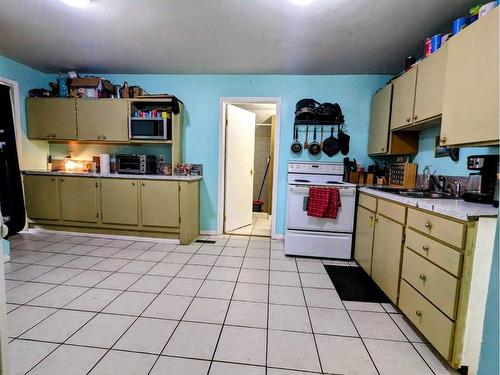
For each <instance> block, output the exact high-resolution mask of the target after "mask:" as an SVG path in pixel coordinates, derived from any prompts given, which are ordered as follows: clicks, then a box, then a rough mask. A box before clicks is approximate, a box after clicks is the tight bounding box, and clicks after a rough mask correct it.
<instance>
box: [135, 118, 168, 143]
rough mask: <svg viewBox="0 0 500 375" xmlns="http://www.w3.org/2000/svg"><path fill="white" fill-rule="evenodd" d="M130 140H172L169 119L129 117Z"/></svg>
mask: <svg viewBox="0 0 500 375" xmlns="http://www.w3.org/2000/svg"><path fill="white" fill-rule="evenodd" d="M129 137H130V139H146V140H147V139H149V140H172V124H171V120H170V118H162V117H131V118H130V121H129Z"/></svg>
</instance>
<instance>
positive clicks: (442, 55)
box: [413, 45, 448, 122]
mask: <svg viewBox="0 0 500 375" xmlns="http://www.w3.org/2000/svg"><path fill="white" fill-rule="evenodd" d="M447 52H448V48H447V46H446V45H445V46H444V47H442V48H441V49H439V50H438V51H437V52H435V53H433V54H432V55H430V56H429V57H427V58H425V60H423V61H422V62H421V63H420V64H418V66H417V87H416V89H415V108H414V111H413V121H414V122H421V121H426V120H429V119H432V118H436V117H439V116H441V114H442V113H443V91H444V75H445V70H446V55H447Z"/></svg>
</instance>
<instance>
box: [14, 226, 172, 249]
mask: <svg viewBox="0 0 500 375" xmlns="http://www.w3.org/2000/svg"><path fill="white" fill-rule="evenodd" d="M23 232H28V233H33V232H37V233H53V234H65V235H68V236H78V237H96V236H99V237H100V238H109V239H113V240H116V239H118V240H129V241H145V242H148V241H152V242H160V243H170V244H174V245H179V243H180V240H178V239H175V238H157V237H138V236H124V235H119V234H104V233H86V232H71V231H65V230H51V229H42V228H30V229H29V230H23V231H22V232H20V233H21V234H22V233H23Z"/></svg>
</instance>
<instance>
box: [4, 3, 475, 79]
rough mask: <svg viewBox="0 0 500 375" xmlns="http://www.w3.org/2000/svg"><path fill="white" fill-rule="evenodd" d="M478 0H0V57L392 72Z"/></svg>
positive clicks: (175, 69)
mask: <svg viewBox="0 0 500 375" xmlns="http://www.w3.org/2000/svg"><path fill="white" fill-rule="evenodd" d="M476 2H477V0H474V1H471V0H313V1H312V3H311V4H310V5H307V6H303V5H296V4H293V3H292V2H291V1H290V0H92V1H91V3H90V5H89V6H88V7H87V8H85V9H78V8H74V7H70V6H68V5H67V4H64V3H63V2H62V1H61V0H0V9H1V11H0V35H1V37H0V54H1V55H4V56H7V57H10V58H12V59H14V60H16V61H19V62H22V63H25V64H27V65H30V66H32V67H35V68H36V69H39V70H41V71H44V72H59V71H67V70H73V69H75V70H77V71H79V72H99V73H222V74H224V73H226V74H227V73H234V74H241V73H258V74H348V73H352V74H363V73H396V72H399V71H400V70H401V69H402V66H403V65H404V59H405V56H407V55H408V54H412V53H418V54H419V55H420V54H421V51H422V49H423V47H422V46H423V39H424V38H425V37H426V36H429V35H433V34H434V33H436V32H438V31H442V32H448V30H449V29H450V28H451V21H452V20H453V19H455V18H458V17H460V16H463V15H466V14H467V9H468V8H469V7H470V6H471V5H473V4H474V3H476Z"/></svg>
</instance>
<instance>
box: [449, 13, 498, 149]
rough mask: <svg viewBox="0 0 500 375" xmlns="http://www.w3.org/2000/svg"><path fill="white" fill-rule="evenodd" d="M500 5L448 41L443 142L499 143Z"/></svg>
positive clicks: (452, 143) (453, 144) (450, 143)
mask: <svg viewBox="0 0 500 375" xmlns="http://www.w3.org/2000/svg"><path fill="white" fill-rule="evenodd" d="M499 18H500V8H498V7H497V8H495V9H493V10H492V11H491V12H490V13H488V14H487V15H486V16H484V17H481V18H480V19H479V20H478V21H476V22H474V23H473V24H472V25H470V26H468V27H467V28H465V29H464V30H462V31H461V32H460V33H459V34H457V35H455V36H454V37H453V38H451V40H450V41H449V42H448V43H447V44H448V58H447V64H446V75H445V84H444V103H443V120H442V125H441V144H442V145H446V146H467V145H488V144H498V141H499V134H498V130H499V129H498V124H499V114H498V112H499V109H498V107H499V89H498V86H499V83H498V82H499V72H498V70H499V69H498V67H499V57H498V55H499V44H500V40H499V34H500V30H499Z"/></svg>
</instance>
